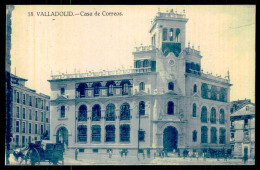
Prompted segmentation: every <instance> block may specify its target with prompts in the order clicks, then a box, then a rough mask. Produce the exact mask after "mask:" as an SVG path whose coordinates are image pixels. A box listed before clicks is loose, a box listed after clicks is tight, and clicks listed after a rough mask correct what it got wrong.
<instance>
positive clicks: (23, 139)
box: [22, 136, 25, 147]
mask: <svg viewBox="0 0 260 170" xmlns="http://www.w3.org/2000/svg"><path fill="white" fill-rule="evenodd" d="M24 146H25V136H22V147H24Z"/></svg>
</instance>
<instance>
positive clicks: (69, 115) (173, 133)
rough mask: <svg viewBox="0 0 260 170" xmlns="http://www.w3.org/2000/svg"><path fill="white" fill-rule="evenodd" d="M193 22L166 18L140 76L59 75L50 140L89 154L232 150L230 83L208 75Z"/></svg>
mask: <svg viewBox="0 0 260 170" xmlns="http://www.w3.org/2000/svg"><path fill="white" fill-rule="evenodd" d="M187 21H188V19H187V18H186V16H185V13H183V14H180V13H178V14H177V13H175V12H174V11H173V10H171V11H170V12H166V13H163V12H158V13H157V15H156V17H155V18H154V20H153V22H152V24H151V27H150V30H149V33H150V38H151V45H150V46H140V47H136V51H134V52H133V56H134V67H135V68H134V69H127V70H116V71H103V72H86V73H78V74H61V75H52V78H51V80H49V82H50V86H51V98H50V99H51V106H50V111H51V121H52V123H51V129H50V130H51V132H50V139H51V140H53V141H56V142H62V143H65V144H66V145H67V146H68V147H69V148H80V151H82V152H83V151H84V152H107V151H108V149H111V150H112V152H116V153H118V152H117V151H118V150H119V151H120V150H128V152H129V153H130V154H131V153H133V154H136V153H137V150H138V149H143V150H145V152H147V153H151V154H153V152H158V151H161V150H162V149H164V150H166V151H168V152H173V151H175V150H179V151H180V153H181V154H182V151H183V150H184V149H188V150H190V151H198V152H199V153H202V151H205V150H207V149H209V148H214V149H223V148H224V149H229V148H230V140H229V139H230V117H229V116H230V107H231V104H230V102H229V96H230V86H231V84H230V81H229V76H227V77H226V78H222V77H220V76H213V75H212V74H205V73H203V71H202V69H201V59H202V56H201V54H200V51H199V50H195V49H194V48H193V47H192V48H191V47H190V45H188V47H185V40H186V34H185V31H186V23H187Z"/></svg>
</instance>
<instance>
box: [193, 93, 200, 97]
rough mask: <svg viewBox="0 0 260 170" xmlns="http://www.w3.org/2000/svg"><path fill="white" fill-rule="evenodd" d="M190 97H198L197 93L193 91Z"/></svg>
mask: <svg viewBox="0 0 260 170" xmlns="http://www.w3.org/2000/svg"><path fill="white" fill-rule="evenodd" d="M192 97H200V96H199V94H198V93H194V94H193V95H192Z"/></svg>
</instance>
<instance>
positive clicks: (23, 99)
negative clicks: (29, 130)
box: [23, 94, 25, 105]
mask: <svg viewBox="0 0 260 170" xmlns="http://www.w3.org/2000/svg"><path fill="white" fill-rule="evenodd" d="M23 104H24V105H25V94H23Z"/></svg>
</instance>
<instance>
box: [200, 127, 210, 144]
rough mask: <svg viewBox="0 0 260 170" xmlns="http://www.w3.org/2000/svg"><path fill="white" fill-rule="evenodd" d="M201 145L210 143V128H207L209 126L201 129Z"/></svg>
mask: <svg viewBox="0 0 260 170" xmlns="http://www.w3.org/2000/svg"><path fill="white" fill-rule="evenodd" d="M201 143H208V128H207V126H202V127H201Z"/></svg>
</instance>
